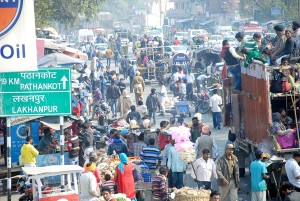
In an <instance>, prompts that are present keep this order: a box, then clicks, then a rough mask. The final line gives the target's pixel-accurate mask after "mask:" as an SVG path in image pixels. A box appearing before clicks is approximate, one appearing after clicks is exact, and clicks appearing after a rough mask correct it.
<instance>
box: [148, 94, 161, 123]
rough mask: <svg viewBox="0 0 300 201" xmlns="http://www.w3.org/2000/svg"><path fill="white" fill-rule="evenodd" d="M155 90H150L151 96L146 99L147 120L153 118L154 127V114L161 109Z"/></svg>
mask: <svg viewBox="0 0 300 201" xmlns="http://www.w3.org/2000/svg"><path fill="white" fill-rule="evenodd" d="M155 92H156V89H155V88H152V89H151V94H150V95H149V96H148V97H147V100H146V106H147V109H148V114H149V118H150V119H151V118H153V123H154V125H155V124H156V112H157V110H158V109H161V105H160V102H159V99H158V97H157V94H156V93H155Z"/></svg>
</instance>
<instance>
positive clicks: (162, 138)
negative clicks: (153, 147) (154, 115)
mask: <svg viewBox="0 0 300 201" xmlns="http://www.w3.org/2000/svg"><path fill="white" fill-rule="evenodd" d="M157 141H158V145H159V148H160V150H163V149H164V148H165V146H166V145H167V144H169V143H170V136H168V135H164V134H161V133H159V134H158V137H157Z"/></svg>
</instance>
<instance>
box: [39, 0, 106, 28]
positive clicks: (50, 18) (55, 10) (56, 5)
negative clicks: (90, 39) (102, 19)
mask: <svg viewBox="0 0 300 201" xmlns="http://www.w3.org/2000/svg"><path fill="white" fill-rule="evenodd" d="M104 1H105V0H35V5H34V6H35V20H36V27H40V28H43V27H45V26H47V25H49V24H51V23H53V22H54V21H56V22H59V23H61V24H64V25H66V26H69V25H73V24H74V22H75V21H76V20H77V19H79V17H80V16H84V17H86V18H87V19H91V18H92V17H93V16H94V15H95V14H97V13H98V12H99V11H100V7H101V4H102V3H103V2H104Z"/></svg>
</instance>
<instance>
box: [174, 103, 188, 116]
mask: <svg viewBox="0 0 300 201" xmlns="http://www.w3.org/2000/svg"><path fill="white" fill-rule="evenodd" d="M171 114H172V115H173V117H175V116H176V115H181V114H183V115H184V117H185V116H186V115H187V114H188V115H189V117H191V116H192V114H191V112H190V105H189V102H188V101H178V102H176V103H175V109H174V110H172V111H171Z"/></svg>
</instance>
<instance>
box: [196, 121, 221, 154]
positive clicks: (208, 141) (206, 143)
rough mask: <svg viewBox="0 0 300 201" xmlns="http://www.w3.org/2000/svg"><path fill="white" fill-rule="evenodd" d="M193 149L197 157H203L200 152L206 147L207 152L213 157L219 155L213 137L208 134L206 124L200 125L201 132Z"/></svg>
mask: <svg viewBox="0 0 300 201" xmlns="http://www.w3.org/2000/svg"><path fill="white" fill-rule="evenodd" d="M194 149H195V152H196V155H197V158H201V157H203V153H202V152H203V150H204V149H208V150H209V153H210V154H211V156H212V157H213V158H217V157H218V156H219V152H218V150H219V149H218V145H217V143H216V141H215V139H214V138H213V137H212V136H211V135H210V130H209V126H208V125H204V126H203V127H202V133H201V135H200V137H198V138H197V140H196V142H195V147H194Z"/></svg>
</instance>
